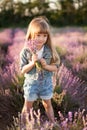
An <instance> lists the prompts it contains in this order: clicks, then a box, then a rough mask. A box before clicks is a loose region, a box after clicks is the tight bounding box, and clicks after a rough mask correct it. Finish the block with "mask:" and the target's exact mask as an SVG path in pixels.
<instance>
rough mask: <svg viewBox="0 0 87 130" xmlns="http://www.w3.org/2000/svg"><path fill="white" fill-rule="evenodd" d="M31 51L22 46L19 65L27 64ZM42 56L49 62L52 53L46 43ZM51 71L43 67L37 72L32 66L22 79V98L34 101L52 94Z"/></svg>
mask: <svg viewBox="0 0 87 130" xmlns="http://www.w3.org/2000/svg"><path fill="white" fill-rule="evenodd" d="M31 57H32V53H31V52H30V51H29V49H28V48H24V49H23V50H22V52H21V53H20V67H21V69H22V67H23V66H24V65H26V64H28V63H29V62H30V60H31ZM42 57H43V58H44V59H45V60H46V62H47V64H50V62H51V59H52V53H51V50H50V48H49V47H48V45H47V44H46V45H44V51H43V55H42ZM52 75H53V72H51V71H47V70H45V69H43V70H42V71H41V72H38V70H37V68H36V67H33V68H32V69H31V70H30V71H29V72H27V73H26V74H25V75H24V76H25V80H24V85H23V89H24V98H25V99H26V100H27V101H35V100H37V99H38V98H41V99H44V100H48V99H51V98H52V96H53V83H52Z"/></svg>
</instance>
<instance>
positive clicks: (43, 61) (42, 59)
mask: <svg viewBox="0 0 87 130" xmlns="http://www.w3.org/2000/svg"><path fill="white" fill-rule="evenodd" d="M40 62H41V65H42V67H43V68H44V69H45V68H46V66H47V63H46V60H45V59H44V58H41V59H40Z"/></svg>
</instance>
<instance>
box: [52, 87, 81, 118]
mask: <svg viewBox="0 0 87 130" xmlns="http://www.w3.org/2000/svg"><path fill="white" fill-rule="evenodd" d="M52 104H53V108H54V112H55V115H56V116H57V112H58V111H59V110H61V111H62V112H63V113H67V112H68V111H71V110H72V111H75V110H77V109H78V108H79V105H78V103H76V102H75V101H73V100H72V98H71V96H70V94H68V93H67V92H66V91H65V90H62V89H61V87H60V86H56V87H55V90H54V95H53V98H52ZM57 117H58V116H57Z"/></svg>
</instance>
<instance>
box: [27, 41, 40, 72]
mask: <svg viewBox="0 0 87 130" xmlns="http://www.w3.org/2000/svg"><path fill="white" fill-rule="evenodd" d="M37 44H38V41H37V40H36V39H34V40H29V41H26V42H25V46H26V47H28V48H29V50H30V51H31V53H32V54H36V52H37V50H38V49H37ZM35 65H36V68H37V69H38V70H39V71H41V70H42V66H41V63H40V61H39V60H38V61H36V63H35Z"/></svg>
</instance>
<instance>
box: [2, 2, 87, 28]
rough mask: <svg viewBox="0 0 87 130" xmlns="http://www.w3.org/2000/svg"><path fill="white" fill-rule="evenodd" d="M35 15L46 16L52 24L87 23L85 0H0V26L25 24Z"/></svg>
mask: <svg viewBox="0 0 87 130" xmlns="http://www.w3.org/2000/svg"><path fill="white" fill-rule="evenodd" d="M50 5H52V6H50ZM53 7H54V8H53ZM36 16H46V17H47V18H48V19H49V22H50V24H52V25H54V26H66V25H76V26H83V25H87V17H86V16H87V0H57V1H56V2H55V1H53V2H50V1H49V0H33V1H32V0H28V1H27V2H25V3H23V2H22V1H18V2H15V1H14V0H1V1H0V27H8V26H27V25H28V23H29V21H30V20H31V19H32V18H33V17H36Z"/></svg>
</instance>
